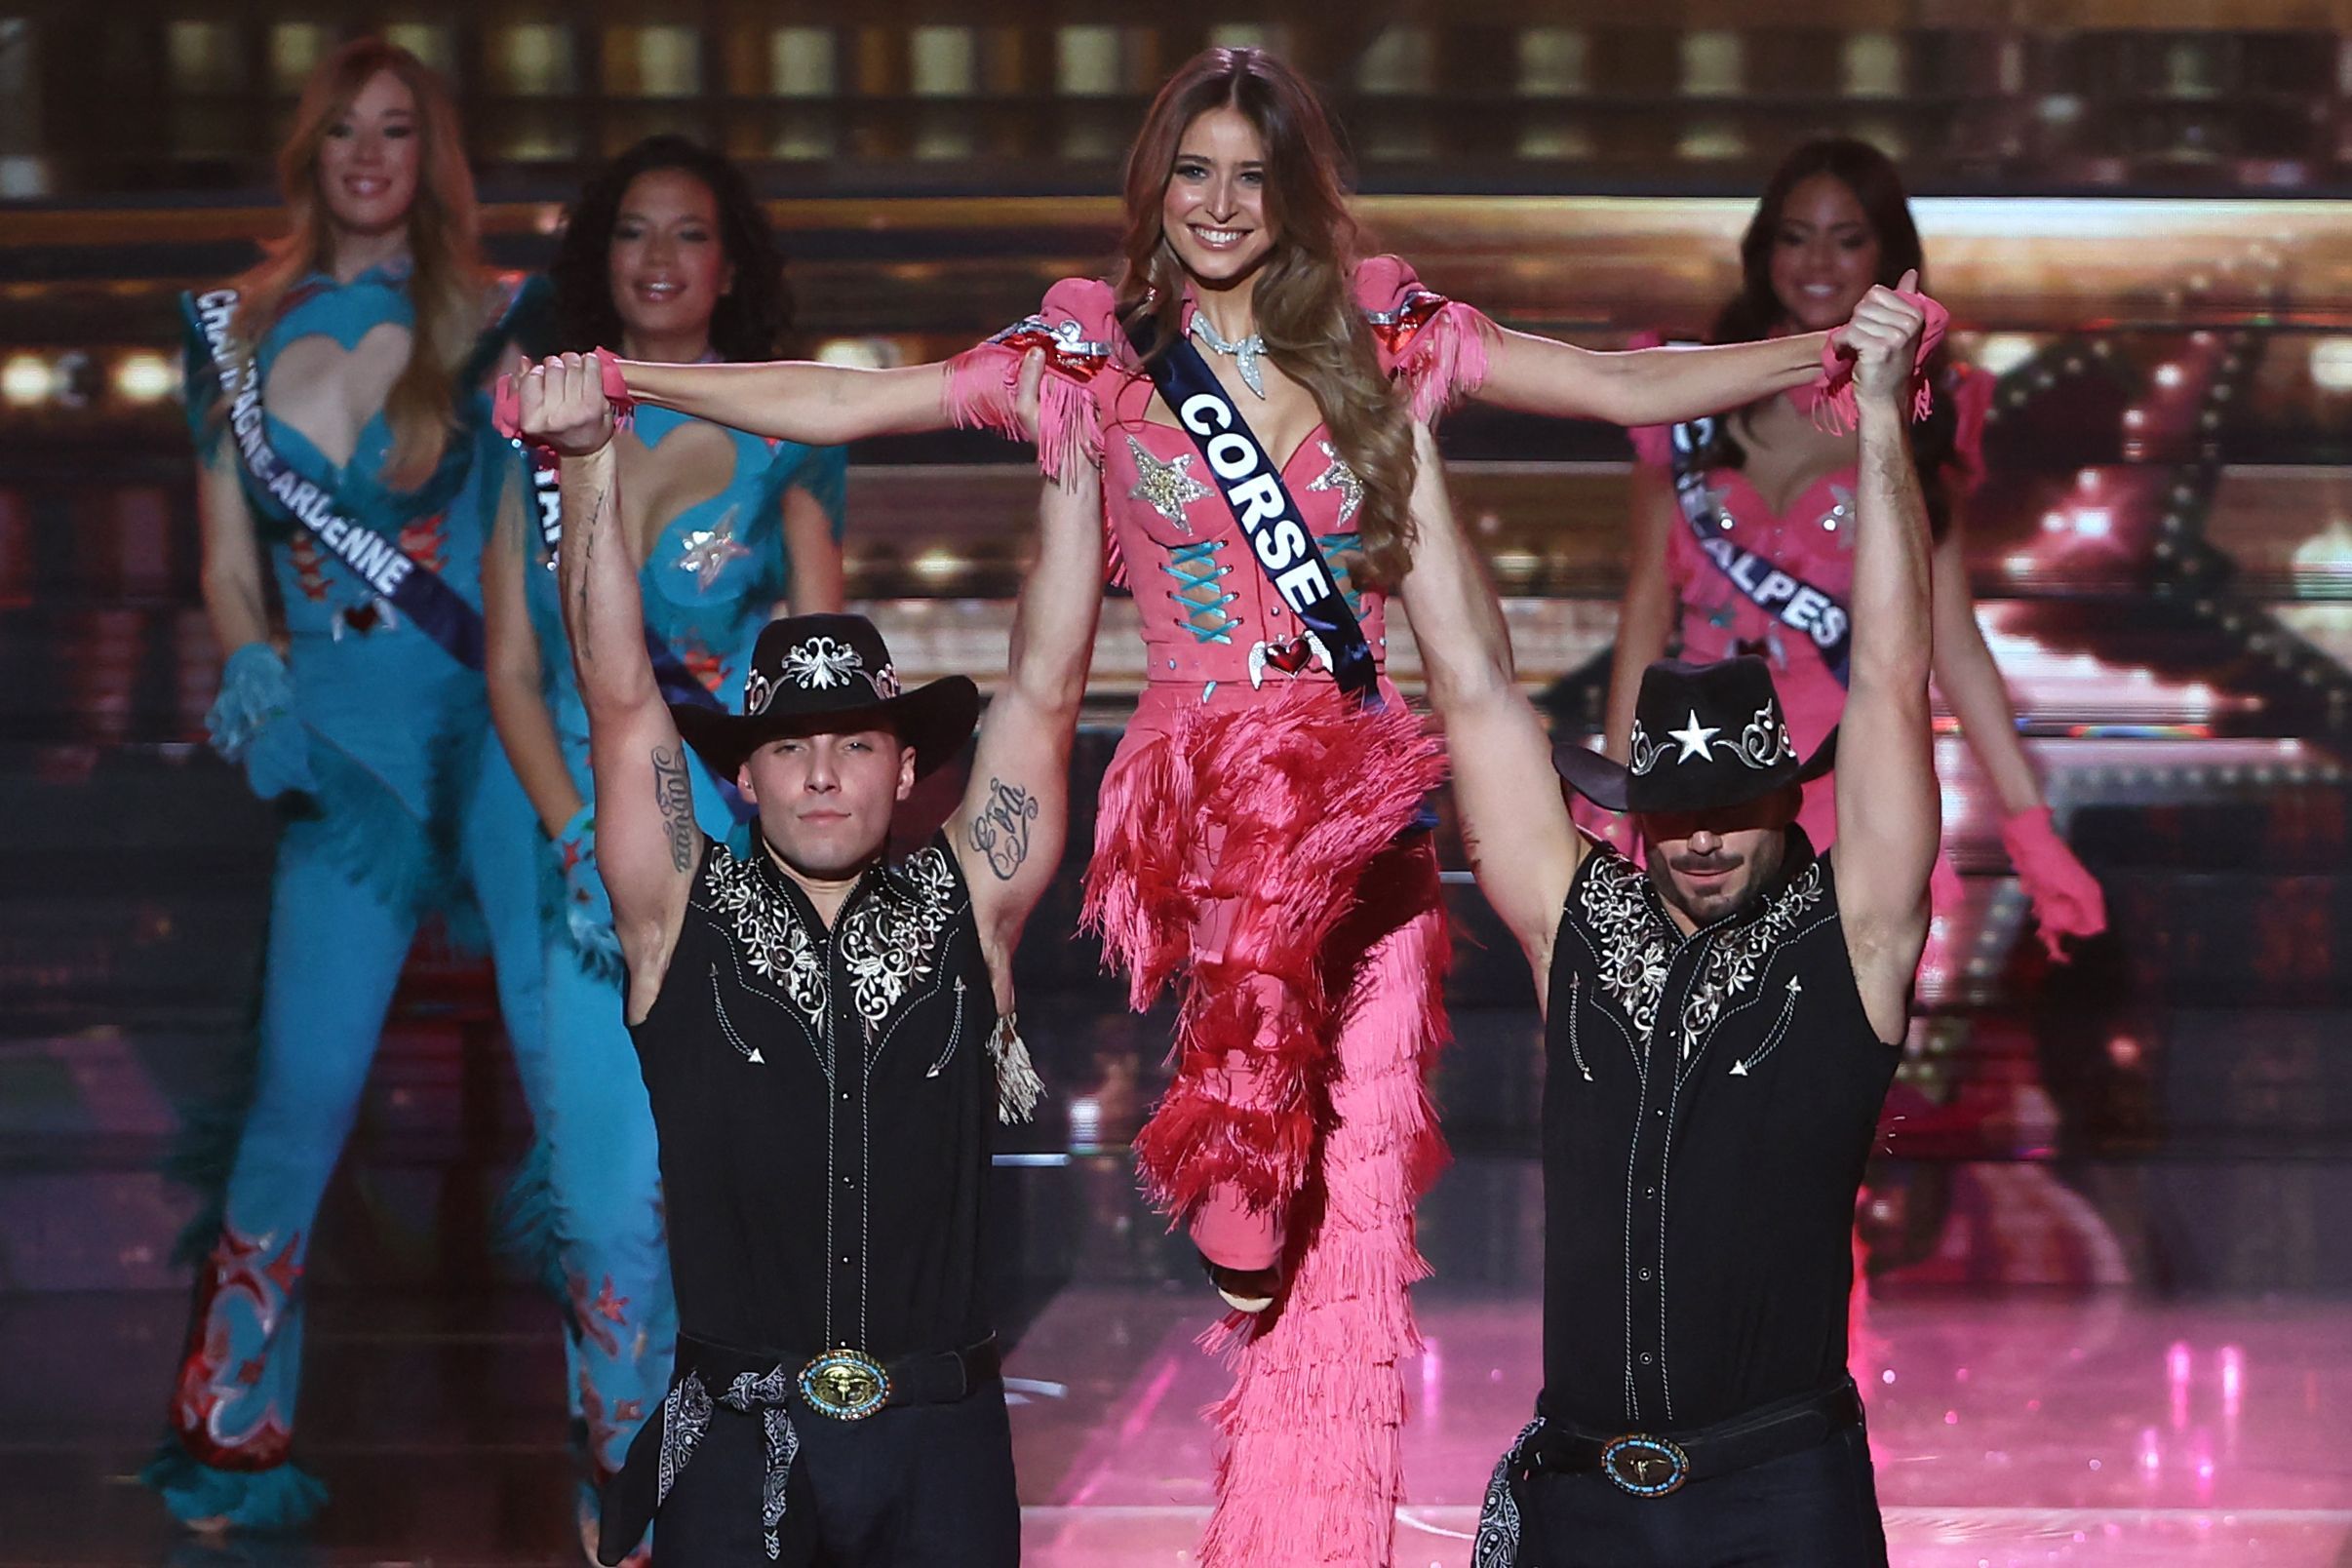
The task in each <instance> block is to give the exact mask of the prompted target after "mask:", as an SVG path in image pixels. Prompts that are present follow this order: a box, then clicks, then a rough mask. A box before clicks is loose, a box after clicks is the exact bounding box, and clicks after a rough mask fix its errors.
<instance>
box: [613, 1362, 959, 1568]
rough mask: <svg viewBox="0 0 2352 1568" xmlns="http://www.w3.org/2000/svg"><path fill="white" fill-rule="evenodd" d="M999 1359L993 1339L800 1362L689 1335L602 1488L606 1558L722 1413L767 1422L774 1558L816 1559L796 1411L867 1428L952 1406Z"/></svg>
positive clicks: (764, 1495)
mask: <svg viewBox="0 0 2352 1568" xmlns="http://www.w3.org/2000/svg"><path fill="white" fill-rule="evenodd" d="M1002 1363H1003V1355H1002V1352H1000V1351H999V1350H998V1348H997V1337H996V1336H995V1335H994V1334H992V1335H990V1336H989V1337H988V1338H987V1339H984V1340H982V1341H981V1342H980V1343H979V1344H977V1345H968V1346H965V1347H964V1348H963V1349H962V1350H960V1351H934V1352H927V1353H924V1354H918V1355H902V1356H900V1357H898V1358H897V1359H896V1360H892V1361H888V1362H882V1361H877V1360H875V1359H874V1358H873V1357H872V1356H869V1355H866V1354H865V1353H864V1352H858V1351H852V1350H847V1349H840V1350H832V1351H825V1352H820V1353H818V1354H816V1355H794V1354H791V1353H789V1352H781V1351H773V1350H766V1349H758V1350H754V1349H748V1348H745V1347H742V1346H736V1345H725V1344H721V1343H720V1342H718V1341H716V1340H707V1339H700V1338H697V1337H696V1336H694V1335H691V1334H681V1335H679V1336H678V1362H677V1370H676V1371H675V1372H673V1373H672V1374H671V1383H670V1392H669V1393H668V1395H667V1396H666V1397H665V1398H664V1399H663V1400H662V1402H661V1408H660V1409H658V1410H656V1411H655V1412H654V1413H653V1415H652V1418H651V1419H650V1420H648V1421H647V1423H646V1424H645V1426H644V1427H643V1428H642V1429H640V1431H638V1434H637V1436H636V1438H635V1440H634V1441H632V1442H631V1443H630V1444H629V1454H628V1458H627V1459H626V1460H624V1461H623V1462H622V1464H621V1468H620V1470H619V1472H618V1473H616V1474H615V1475H614V1476H613V1477H612V1478H611V1479H610V1480H609V1481H608V1482H607V1483H606V1485H605V1492H604V1510H603V1511H604V1518H603V1524H602V1528H601V1530H600V1532H599V1539H598V1543H597V1560H598V1561H599V1562H604V1563H618V1562H619V1561H621V1559H622V1558H623V1557H625V1556H626V1555H627V1554H628V1553H629V1552H630V1551H631V1550H632V1549H634V1548H636V1546H637V1544H638V1542H639V1541H640V1540H642V1539H643V1538H644V1536H645V1533H646V1526H647V1525H648V1524H650V1523H651V1522H652V1520H653V1516H654V1514H655V1513H657V1512H658V1511H660V1509H661V1506H662V1504H664V1503H666V1502H667V1501H669V1496H670V1488H671V1487H672V1486H673V1485H674V1484H676V1482H677V1479H678V1477H679V1475H680V1474H681V1473H682V1472H683V1471H684V1470H686V1465H687V1463H688V1462H689V1461H690V1460H692V1459H693V1457H694V1452H695V1450H696V1449H698V1448H699V1447H700V1446H701V1444H702V1439H703V1435H704V1433H705V1432H706V1431H708V1430H709V1427H710V1422H711V1418H712V1416H713V1415H714V1414H715V1413H716V1411H718V1410H720V1409H725V1410H728V1411H732V1412H734V1413H735V1414H737V1415H743V1416H753V1417H757V1418H758V1420H759V1422H760V1426H761V1431H762V1435H763V1437H764V1446H765V1451H766V1462H765V1470H764V1481H763V1485H762V1489H761V1495H760V1497H759V1498H758V1499H756V1500H755V1501H756V1502H757V1504H758V1505H759V1507H760V1509H761V1524H762V1535H763V1538H764V1545H765V1548H766V1551H767V1559H768V1561H770V1562H773V1563H777V1564H779V1565H781V1568H797V1565H800V1564H804V1563H805V1562H807V1561H808V1560H809V1559H810V1558H811V1557H812V1556H813V1554H814V1552H815V1549H816V1548H815V1541H816V1537H815V1516H814V1512H813V1509H814V1506H815V1505H814V1500H813V1499H812V1498H810V1497H809V1496H808V1492H807V1489H808V1479H807V1470H806V1467H804V1466H801V1465H798V1464H796V1463H795V1461H796V1460H797V1458H798V1457H799V1454H800V1450H801V1437H800V1432H799V1431H798V1430H797V1429H796V1428H795V1427H794V1425H793V1420H792V1413H791V1412H792V1407H793V1406H794V1405H795V1404H798V1405H800V1406H802V1407H803V1408H804V1409H806V1410H809V1411H811V1412H813V1413H815V1414H817V1415H821V1416H827V1417H831V1418H832V1419H834V1420H836V1421H862V1420H864V1419H865V1418H866V1417H868V1416H871V1415H873V1414H875V1413H876V1412H877V1411H879V1410H882V1409H885V1408H887V1407H889V1406H892V1405H918V1404H955V1403H957V1402H958V1401H960V1400H962V1399H964V1398H967V1397H968V1396H970V1395H971V1394H973V1393H976V1392H979V1391H980V1390H981V1389H983V1388H985V1387H986V1386H987V1385H988V1384H990V1383H991V1382H993V1381H995V1379H996V1378H997V1376H998V1373H999V1370H1000V1367H1001V1365H1002ZM796 1395H797V1396H798V1397H797V1398H796V1397H795V1396H796Z"/></svg>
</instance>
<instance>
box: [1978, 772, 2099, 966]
mask: <svg viewBox="0 0 2352 1568" xmlns="http://www.w3.org/2000/svg"><path fill="white" fill-rule="evenodd" d="M2001 847H2002V848H2004V849H2006V850H2008V851H2009V858H2010V860H2011V861H2012V862H2013V863H2014V864H2015V865H2016V866H2017V868H2018V882H2019V884H2020V885H2021V886H2023V887H2024V889H2025V896H2026V897H2027V898H2029V899H2031V900H2033V920H2034V924H2035V925H2036V926H2037V927H2038V928H2039V930H2040V933H2041V937H2042V945H2043V946H2044V947H2046V948H2048V949H2049V950H2050V956H2051V958H2053V959H2055V960H2058V962H2061V963H2063V962H2064V961H2065V960H2066V952H2065V947H2064V940H2065V938H2067V937H2078V938H2079V937H2089V936H2097V935H2098V934H2099V932H2101V931H2103V930H2105V929H2106V928H2107V899H2106V895H2105V894H2104V893H2102V892H2100V891H2099V886H2098V882H2097V879H2096V878H2094V877H2093V876H2092V875H2091V873H2090V872H2088V871H2086V870H2084V869H2083V863H2082V862H2081V861H2079V860H2077V859H2075V858H2074V851H2073V850H2071V849H2069V848H2067V847H2066V842H2065V841H2064V840H2063V839H2060V838H2059V837H2058V830H2057V829H2056V828H2054V827H2052V826H2051V823H2050V807H2048V806H2046V805H2040V806H2035V807H2034V808H2033V809H2032V810H2030V811H2019V813H2018V814H2017V815H2016V816H2013V817H2011V818H2009V819H2008V820H2007V821H2005V822H2003V823H2002V824H2001Z"/></svg>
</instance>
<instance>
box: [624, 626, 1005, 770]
mask: <svg viewBox="0 0 2352 1568" xmlns="http://www.w3.org/2000/svg"><path fill="white" fill-rule="evenodd" d="M670 717H671V718H673V719H675V720H676V721H677V722H678V733H679V734H680V735H681V736H683V737H684V738H685V740H686V744H687V745H689V746H691V747H693V748H694V750H695V752H696V753H697V754H698V755H700V757H701V758H702V760H703V762H705V763H706V764H709V765H710V769H711V771H712V772H714V773H716V774H718V775H719V777H721V778H723V779H732V778H733V777H734V776H735V774H736V771H737V770H738V769H739V768H741V767H742V765H743V760H744V759H745V758H747V757H749V756H750V755H751V754H752V753H753V752H755V751H758V750H759V749H760V748H761V747H763V746H764V745H766V744H767V743H768V742H769V741H771V740H779V739H782V738H783V737H784V736H786V735H815V734H841V733H843V732H846V731H851V730H858V729H888V730H889V731H891V732H892V733H893V734H895V735H897V737H898V739H899V741H900V743H901V744H902V745H907V746H912V747H914V748H915V771H916V772H917V774H919V775H920V774H923V773H928V772H930V771H931V770H932V769H933V768H935V767H937V766H939V765H940V764H942V763H945V762H946V761H947V760H948V759H949V758H951V757H953V756H955V755H956V752H957V751H958V749H959V748H960V747H961V746H962V745H963V743H964V741H966V740H968V739H969V738H970V737H971V733H972V727H973V725H976V724H978V723H979V720H980V688H979V687H978V686H974V685H972V683H971V682H970V680H968V679H967V678H965V677H963V676H960V675H951V676H947V677H944V678H943V679H941V680H937V681H933V682H931V683H930V684H928V685H927V686H918V687H916V688H915V689H914V690H912V691H901V690H900V689H899V686H898V671H897V668H896V667H895V666H894V665H892V664H891V662H890V649H889V646H888V645H887V644H885V643H883V641H882V633H880V632H878V631H876V630H875V629H874V623H873V622H872V621H870V620H868V619H866V617H865V616H863V615H793V616H790V617H787V618H786V619H784V620H779V621H770V622H768V624H767V625H766V627H765V628H764V629H763V630H762V631H761V633H760V640H759V642H758V643H757V644H755V645H754V646H753V647H752V659H751V673H750V674H749V675H747V676H745V677H744V681H743V712H742V713H741V714H730V713H721V712H719V711H717V710H715V709H712V708H706V707H697V706H695V705H693V704H692V703H684V702H674V703H672V704H670Z"/></svg>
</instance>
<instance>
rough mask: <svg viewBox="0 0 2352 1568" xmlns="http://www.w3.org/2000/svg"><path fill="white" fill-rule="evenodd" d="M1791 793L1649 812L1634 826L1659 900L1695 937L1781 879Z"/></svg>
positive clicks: (1798, 800) (1796, 800)
mask: <svg viewBox="0 0 2352 1568" xmlns="http://www.w3.org/2000/svg"><path fill="white" fill-rule="evenodd" d="M1804 799H1805V797H1804V792H1803V791H1802V790H1800V789H1799V788H1798V787H1797V786H1795V785H1793V784H1792V785H1790V786H1789V787H1788V788H1786V789H1784V790H1776V791H1775V792H1773V793H1772V794H1770V795H1767V796H1764V797H1762V798H1761V799H1758V800H1753V801H1747V802H1744V803H1742V804H1739V805H1732V806H1725V807H1723V808H1721V809H1719V810H1713V811H1652V812H1646V813H1644V814H1642V815H1641V816H1638V817H1636V818H1635V819H1634V820H1635V822H1636V823H1637V824H1638V825H1639V827H1640V829H1641V841H1642V844H1643V846H1644V848H1645V850H1646V851H1647V855H1646V858H1647V860H1648V862H1649V872H1650V881H1651V882H1653V883H1654V884H1656V886H1657V888H1658V893H1659V896H1660V897H1662V898H1664V899H1665V900H1666V904H1667V906H1668V907H1669V908H1671V909H1673V910H1674V911H1675V912H1676V913H1678V914H1679V915H1680V916H1681V917H1682V918H1683V919H1684V920H1685V921H1687V922H1688V923H1689V925H1690V927H1691V928H1693V929H1696V928H1697V927H1699V926H1702V925H1705V924H1706V923H1708V922H1709V921H1718V920H1721V919H1722V918H1723V917H1724V916H1726V915H1729V914H1731V913H1733V912H1734V911H1736V910H1738V909H1740V908H1742V907H1743V906H1744V905H1746V904H1747V903H1748V902H1749V901H1750V900H1752V899H1753V898H1754V897H1755V896H1756V895H1757V894H1758V893H1760V892H1762V891H1763V890H1764V889H1765V888H1766V887H1768V886H1770V885H1771V883H1772V880H1773V878H1775V877H1776V876H1778V875H1780V870H1781V861H1782V858H1783V856H1784V853H1785V851H1786V848H1787V842H1788V835H1787V828H1788V824H1790V823H1791V822H1794V821H1795V820H1796V814H1797V807H1798V806H1799V805H1801V804H1803V803H1804Z"/></svg>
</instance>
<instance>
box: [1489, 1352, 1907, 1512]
mask: <svg viewBox="0 0 2352 1568" xmlns="http://www.w3.org/2000/svg"><path fill="white" fill-rule="evenodd" d="M1861 1424H1862V1394H1861V1392H1859V1391H1857V1390H1856V1389H1855V1387H1854V1381H1853V1380H1852V1379H1851V1378H1849V1379H1847V1380H1846V1381H1845V1382H1844V1383H1841V1384H1839V1385H1837V1386H1836V1387H1835V1388H1830V1389H1824V1390H1823V1391H1822V1392H1819V1393H1809V1394H1803V1395H1800V1396H1799V1397H1797V1398H1794V1399H1784V1400H1781V1401H1779V1402H1777V1403H1774V1404H1769V1405H1765V1406H1762V1407H1761V1408H1759V1409H1755V1410H1751V1411H1749V1412H1747V1413H1746V1414H1745V1415H1741V1416H1734V1417H1732V1418H1731V1419H1730V1420H1728V1421H1719V1422H1716V1423H1715V1424H1714V1425H1713V1426H1711V1427H1701V1428H1698V1429H1696V1430H1693V1431H1680V1432H1655V1433H1653V1432H1640V1431H1615V1432H1610V1431H1601V1430H1600V1429H1597V1428H1592V1427H1583V1426H1579V1425H1577V1424H1576V1423H1574V1422H1565V1421H1556V1420H1553V1419H1552V1418H1550V1417H1546V1418H1544V1420H1543V1421H1541V1422H1539V1423H1538V1424H1537V1426H1536V1427H1535V1429H1534V1430H1533V1431H1530V1432H1529V1433H1528V1434H1527V1436H1526V1437H1525V1439H1524V1440H1522V1441H1521V1442H1520V1444H1519V1446H1518V1449H1517V1450H1516V1452H1514V1453H1513V1454H1512V1455H1511V1459H1510V1464H1511V1468H1512V1470H1515V1471H1517V1472H1518V1474H1519V1476H1520V1477H1521V1478H1525V1477H1528V1476H1532V1475H1534V1474H1536V1473H1538V1472H1539V1471H1544V1470H1549V1471H1552V1472H1554V1473H1557V1474H1564V1475H1569V1474H1586V1473H1589V1472H1591V1471H1593V1470H1598V1471H1600V1472H1601V1473H1602V1474H1603V1475H1606V1476H1607V1477H1608V1478H1609V1479H1610V1480H1611V1481H1613V1482H1614V1483H1616V1485H1617V1486H1618V1487H1619V1488H1621V1489H1622V1490H1624V1491H1627V1492H1630V1493H1632V1494H1633V1495H1634V1496H1635V1497H1664V1496H1666V1494H1667V1493H1669V1492H1677V1491H1680V1490H1681V1489H1682V1488H1683V1486H1685V1485H1686V1484H1688V1483H1689V1482H1691V1481H1703V1480H1706V1479H1708V1478H1709V1477H1711V1476H1716V1475H1728V1474H1730V1473H1731V1472H1732V1471H1734V1470H1746V1469H1748V1468H1749V1467H1751V1466H1755V1465H1762V1464H1766V1463H1769V1462H1770V1461H1772V1460H1776V1459H1784V1458H1786V1457H1787V1456H1788V1455H1790V1454H1798V1453H1802V1452H1804V1451H1805V1450H1806V1449H1808V1448H1812V1447H1815V1446H1817V1445H1818V1444H1821V1443H1823V1442H1826V1441H1827V1440H1828V1439H1829V1438H1830V1437H1832V1436H1834V1435H1836V1434H1837V1433H1838V1432H1841V1431H1846V1430H1847V1429H1848V1428H1850V1427H1857V1426H1860V1425H1861Z"/></svg>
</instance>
